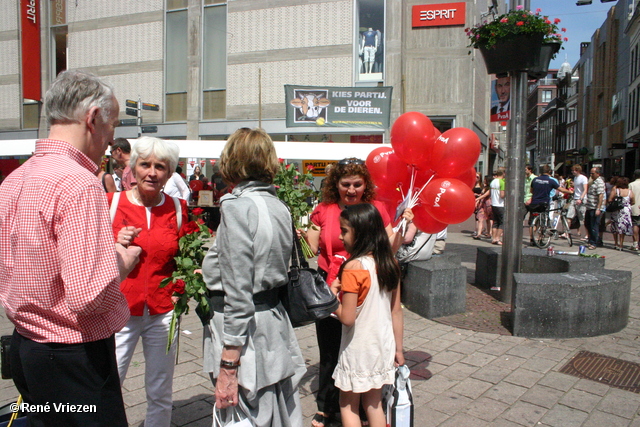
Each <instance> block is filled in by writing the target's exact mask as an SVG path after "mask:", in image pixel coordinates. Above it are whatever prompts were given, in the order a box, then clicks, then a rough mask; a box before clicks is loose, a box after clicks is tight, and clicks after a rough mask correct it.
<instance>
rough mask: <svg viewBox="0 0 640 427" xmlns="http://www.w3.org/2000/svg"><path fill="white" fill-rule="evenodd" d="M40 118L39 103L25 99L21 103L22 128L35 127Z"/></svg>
mask: <svg viewBox="0 0 640 427" xmlns="http://www.w3.org/2000/svg"><path fill="white" fill-rule="evenodd" d="M39 119H40V103H39V102H38V101H32V100H30V99H25V100H24V103H23V104H22V128H23V129H37V128H38V125H39V123H38V121H39Z"/></svg>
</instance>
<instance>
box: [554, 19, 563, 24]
mask: <svg viewBox="0 0 640 427" xmlns="http://www.w3.org/2000/svg"><path fill="white" fill-rule="evenodd" d="M560 22H561V21H560V18H556V19H554V20H553V23H554V24H559V23H560Z"/></svg>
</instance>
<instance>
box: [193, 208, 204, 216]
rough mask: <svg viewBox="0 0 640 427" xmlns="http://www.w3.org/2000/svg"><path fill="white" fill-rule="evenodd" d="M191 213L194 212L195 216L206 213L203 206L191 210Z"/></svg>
mask: <svg viewBox="0 0 640 427" xmlns="http://www.w3.org/2000/svg"><path fill="white" fill-rule="evenodd" d="M191 213H193V214H194V215H195V216H200V215H202V214H203V213H204V209H202V208H195V209H194V210H192V211H191Z"/></svg>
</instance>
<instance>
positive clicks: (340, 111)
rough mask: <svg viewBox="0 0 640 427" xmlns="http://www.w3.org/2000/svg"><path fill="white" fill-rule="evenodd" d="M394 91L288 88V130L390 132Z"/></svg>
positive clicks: (379, 88) (290, 86)
mask: <svg viewBox="0 0 640 427" xmlns="http://www.w3.org/2000/svg"><path fill="white" fill-rule="evenodd" d="M392 90H393V88H391V87H317V86H293V85H285V86H284V92H285V102H286V108H287V127H365V128H379V129H388V128H389V115H390V112H391V93H392Z"/></svg>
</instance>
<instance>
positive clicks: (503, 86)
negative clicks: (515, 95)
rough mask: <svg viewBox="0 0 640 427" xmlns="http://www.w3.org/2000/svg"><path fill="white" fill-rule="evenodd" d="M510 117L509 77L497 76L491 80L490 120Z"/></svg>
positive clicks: (500, 120) (497, 120)
mask: <svg viewBox="0 0 640 427" xmlns="http://www.w3.org/2000/svg"><path fill="white" fill-rule="evenodd" d="M510 118H511V77H508V76H506V77H498V78H497V79H495V80H494V81H492V82H491V121H492V122H502V121H505V120H509V119H510Z"/></svg>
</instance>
